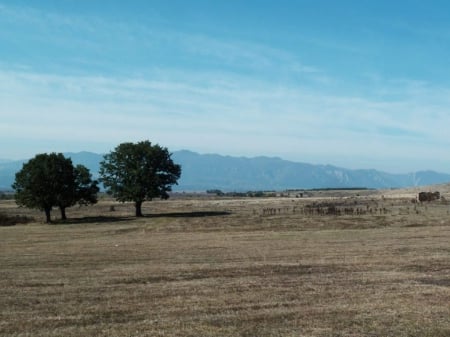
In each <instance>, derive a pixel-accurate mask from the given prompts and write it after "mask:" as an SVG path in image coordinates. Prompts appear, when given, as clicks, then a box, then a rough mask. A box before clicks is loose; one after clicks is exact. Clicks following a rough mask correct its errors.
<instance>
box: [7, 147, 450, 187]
mask: <svg viewBox="0 0 450 337" xmlns="http://www.w3.org/2000/svg"><path fill="white" fill-rule="evenodd" d="M64 155H65V156H66V157H70V158H72V161H73V163H74V164H83V165H84V166H86V167H87V168H89V169H90V171H91V173H92V174H93V176H94V178H98V171H99V167H100V161H102V160H103V155H101V154H97V153H91V152H78V153H65V154H64ZM172 159H173V160H174V161H175V162H176V163H177V164H180V165H181V167H182V175H181V178H180V180H179V181H178V185H177V186H174V191H206V190H213V189H218V190H222V191H224V192H228V191H238V192H239V191H257V190H264V191H268V190H286V189H313V188H355V187H364V188H374V189H384V188H404V187H413V186H424V185H433V184H441V183H447V182H450V174H446V173H438V172H434V171H419V172H413V173H405V174H391V173H386V172H382V171H378V170H374V169H368V170H351V169H345V168H341V167H336V166H332V165H314V164H307V163H299V162H292V161H287V160H283V159H281V158H273V157H254V158H246V157H231V156H222V155H218V154H199V153H195V152H192V151H187V150H182V151H176V152H173V154H172ZM24 162H26V160H20V161H11V160H1V161H0V190H10V189H11V184H12V183H13V181H14V176H15V173H16V172H17V171H19V170H20V169H21V168H22V164H23V163H24Z"/></svg>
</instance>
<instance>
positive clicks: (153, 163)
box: [100, 140, 181, 217]
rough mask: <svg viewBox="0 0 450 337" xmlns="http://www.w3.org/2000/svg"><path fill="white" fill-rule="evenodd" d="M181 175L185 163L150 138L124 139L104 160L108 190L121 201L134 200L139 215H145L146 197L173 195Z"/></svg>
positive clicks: (104, 178)
mask: <svg viewBox="0 0 450 337" xmlns="http://www.w3.org/2000/svg"><path fill="white" fill-rule="evenodd" d="M180 175H181V166H180V165H177V164H175V163H174V162H173V160H172V158H171V153H169V151H168V150H167V148H164V147H161V146H159V145H158V144H156V145H152V144H151V143H150V142H149V141H148V140H147V141H142V142H138V143H122V144H120V145H118V146H117V147H116V148H115V150H114V151H112V152H110V153H109V154H106V155H105V156H104V160H103V161H102V162H101V163H100V176H101V181H102V182H103V184H104V186H105V187H106V188H107V190H108V193H110V194H112V195H113V196H114V197H115V198H116V200H118V201H122V202H125V201H133V202H134V203H135V207H136V216H137V217H140V216H142V210H141V208H142V203H143V202H144V201H146V200H149V201H151V200H152V199H153V198H161V199H167V198H169V194H168V192H170V191H171V190H172V185H174V184H177V180H178V179H179V178H180Z"/></svg>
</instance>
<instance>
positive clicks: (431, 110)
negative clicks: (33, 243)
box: [0, 0, 450, 173]
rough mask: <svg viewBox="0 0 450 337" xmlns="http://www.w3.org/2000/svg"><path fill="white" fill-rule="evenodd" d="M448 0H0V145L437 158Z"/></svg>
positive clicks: (443, 168) (408, 166)
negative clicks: (131, 144)
mask: <svg viewBox="0 0 450 337" xmlns="http://www.w3.org/2000/svg"><path fill="white" fill-rule="evenodd" d="M449 56H450V3H446V2H442V1H437V0H436V1H428V2H419V1H396V2H392V1H377V2H373V1H351V0H347V1H345V0H344V1H339V2H337V1H324V0H322V1H315V2H310V1H296V2H292V1H277V2H275V1H268V0H261V1H259V2H258V3H257V5H256V4H255V3H252V2H245V1H237V0H229V1H215V2H210V1H200V0H197V1H189V2H187V1H180V0H173V1H159V0H155V1H143V0H134V1H130V2H127V3H124V2H122V1H117V0H111V1H108V2H92V1H83V0H79V1H72V0H66V1H58V0H43V1H39V2H34V1H26V0H17V1H14V2H13V4H12V3H11V2H8V1H2V0H0V118H1V123H0V141H1V143H2V144H4V145H3V146H2V147H1V149H0V158H4V159H15V160H18V159H26V158H30V157H32V156H34V155H35V154H37V153H42V152H79V151H90V152H94V153H106V152H109V151H110V150H112V149H113V148H114V147H115V146H116V145H118V144H119V143H121V142H125V141H139V140H145V139H149V140H150V141H152V142H153V143H159V144H161V145H163V146H166V147H168V148H169V150H170V151H178V150H181V149H189V150H191V151H194V152H198V153H217V154H221V155H230V156H245V157H257V156H268V157H280V158H282V159H285V160H290V161H294V162H306V163H312V164H331V165H335V166H339V167H344V168H350V169H369V168H370V169H377V170H381V171H385V172H391V173H404V172H414V171H420V170H428V169H429V170H434V171H438V172H450V150H449V149H450V138H449V137H448V126H449V125H450V95H449V93H450V68H449V67H448V59H449Z"/></svg>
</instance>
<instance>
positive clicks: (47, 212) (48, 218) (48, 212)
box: [44, 207, 52, 223]
mask: <svg viewBox="0 0 450 337" xmlns="http://www.w3.org/2000/svg"><path fill="white" fill-rule="evenodd" d="M51 210H52V208H51V207H50V208H49V207H46V208H45V209H44V211H45V219H46V221H45V222H46V223H50V222H52V219H51V217H50V211H51Z"/></svg>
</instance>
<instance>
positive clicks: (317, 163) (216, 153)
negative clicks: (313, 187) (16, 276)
mask: <svg viewBox="0 0 450 337" xmlns="http://www.w3.org/2000/svg"><path fill="white" fill-rule="evenodd" d="M111 150H113V149H111ZM169 150H170V149H169ZM182 151H187V152H191V153H194V154H198V155H201V156H203V155H212V156H221V157H233V158H246V159H250V160H251V159H255V158H269V159H279V160H282V161H289V162H293V163H300V164H311V165H318V166H334V167H337V168H342V169H349V170H372V169H374V170H377V171H379V172H385V173H389V174H410V173H417V172H426V171H432V172H436V173H444V174H450V172H446V171H439V170H435V169H433V168H427V169H420V170H411V171H398V172H393V171H387V170H382V169H376V168H373V167H350V166H341V165H336V164H334V163H332V162H307V161H303V160H290V159H286V158H283V157H280V156H268V155H264V154H260V155H254V156H234V155H230V154H226V153H218V152H206V153H202V152H197V151H192V150H189V149H180V150H175V151H171V150H170V152H172V153H174V152H175V153H176V152H182ZM50 152H55V151H49V152H47V153H50ZM56 152H58V153H63V154H65V155H66V156H67V155H71V154H75V155H79V154H82V153H88V154H94V155H104V154H106V153H108V152H109V151H107V152H94V151H87V150H80V151H56ZM36 154H38V153H36ZM36 154H34V155H33V156H30V157H27V158H18V159H11V158H0V164H2V163H5V162H6V163H8V162H17V161H28V160H29V159H31V158H32V157H34V156H35V155H36Z"/></svg>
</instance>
